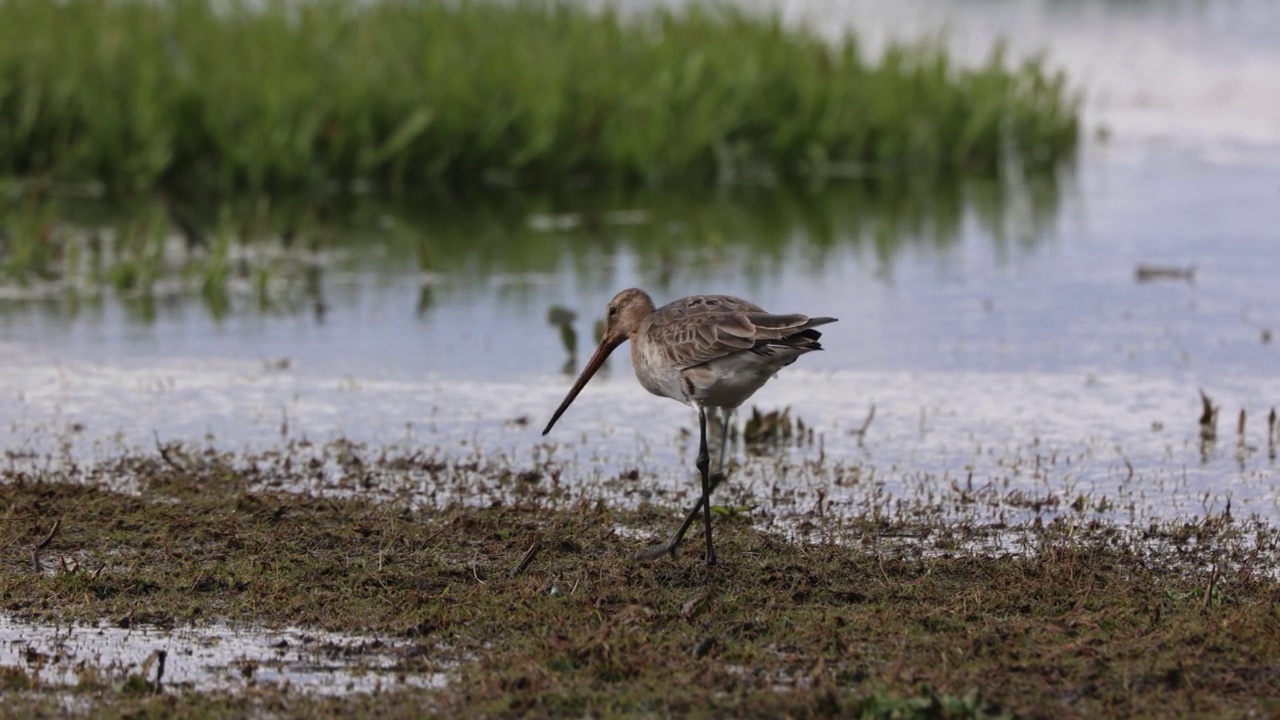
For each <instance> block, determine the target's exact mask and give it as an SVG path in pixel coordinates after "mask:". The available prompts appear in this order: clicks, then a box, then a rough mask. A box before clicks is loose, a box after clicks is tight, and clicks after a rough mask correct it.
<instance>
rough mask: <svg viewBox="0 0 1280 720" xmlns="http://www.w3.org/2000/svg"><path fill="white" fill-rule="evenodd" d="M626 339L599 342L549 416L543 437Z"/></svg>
mask: <svg viewBox="0 0 1280 720" xmlns="http://www.w3.org/2000/svg"><path fill="white" fill-rule="evenodd" d="M626 339H627V338H626V337H625V336H623V337H622V338H621V339H613V338H609V337H606V338H605V339H604V340H602V341H601V342H600V347H597V348H596V351H595V353H594V354H593V355H592V356H591V359H590V360H588V361H587V366H586V367H584V368H582V374H581V375H579V376H578V379H577V380H575V381H574V383H573V387H571V388H569V394H568V395H565V396H564V402H562V403H560V407H558V408H556V412H555V414H554V415H552V416H551V421H550V422H548V423H547V426H546V427H545V428H543V430H542V434H543V435H546V434H547V433H549V432H551V426H552V425H555V424H556V421H557V420H559V419H560V416H561V415H563V414H564V411H565V410H568V409H569V405H570V403H572V402H573V401H574V399H575V398H577V397H578V393H580V392H582V388H584V387H586V386H587V382H588V381H589V380H591V376H593V375H595V374H596V371H597V370H599V369H600V366H601V365H604V361H605V360H607V359H608V358H609V353H611V352H613V351H614V350H617V349H618V346H619V345H621V344H622V343H623V342H625V341H626Z"/></svg>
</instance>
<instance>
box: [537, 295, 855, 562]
mask: <svg viewBox="0 0 1280 720" xmlns="http://www.w3.org/2000/svg"><path fill="white" fill-rule="evenodd" d="M605 320H606V327H605V333H604V338H603V339H602V340H601V342H600V346H599V347H598V348H597V349H596V352H595V354H594V355H592V356H591V359H590V360H588V361H587V364H586V366H585V367H584V368H583V369H582V374H581V375H579V376H578V379H577V381H576V382H574V384H573V387H572V388H570V390H569V394H568V395H566V396H565V399H564V401H563V402H562V403H560V407H559V408H557V409H556V411H555V413H554V414H553V415H552V416H551V420H550V422H548V423H547V427H546V428H545V429H544V430H543V431H542V434H543V435H546V434H547V433H549V432H551V428H552V426H553V425H555V424H556V421H557V420H559V419H560V416H561V415H562V414H563V413H564V411H565V410H566V409H568V407H569V405H570V404H571V403H572V402H573V401H574V399H575V398H577V397H578V393H580V392H582V389H583V388H584V387H586V384H587V382H588V381H589V380H591V377H592V376H593V375H595V373H596V371H597V370H599V369H600V366H601V365H603V364H604V361H605V359H606V358H608V357H609V354H610V353H612V352H613V351H614V350H615V349H617V347H618V346H619V345H621V344H622V343H624V342H626V341H628V340H630V341H631V362H632V365H633V366H634V368H635V373H636V378H637V379H638V380H639V381H640V384H641V385H643V386H644V388H645V389H646V390H648V391H649V392H651V393H653V394H655V395H660V396H662V397H669V398H671V399H673V400H678V401H680V402H682V403H685V404H687V405H692V406H693V407H695V408H697V409H698V418H699V424H700V428H701V431H702V432H701V445H700V447H699V453H698V469H699V471H701V473H702V479H703V496H702V499H701V500H700V501H699V504H698V505H697V506H695V507H694V509H693V510H692V511H691V512H690V514H689V517H688V518H687V519H686V521H685V525H684V526H683V527H682V528H681V529H680V531H679V532H677V534H676V535H675V536H674V537H673V538H672V539H671V541H669V542H668V543H667V544H665V545H663V546H660V547H659V548H658V551H659V552H658V554H660V553H663V552H672V553H674V552H675V547H676V545H678V544H679V542H680V537H682V536H683V535H684V531H685V529H687V528H688V525H689V523H690V522H692V518H693V517H694V515H695V514H696V513H697V511H698V509H699V508H701V507H704V506H705V508H706V513H705V518H706V537H707V563H708V564H712V563H714V562H715V552H714V550H713V549H712V545H711V510H710V502H709V500H708V498H709V496H710V494H711V489H712V487H714V484H713V483H712V482H711V479H710V477H709V476H708V467H709V459H708V452H707V442H706V408H708V407H713V408H722V409H723V411H724V414H725V418H724V420H725V425H724V427H725V432H726V434H727V428H728V419H729V418H728V415H729V413H730V412H732V410H733V409H734V408H737V407H738V406H739V405H741V404H742V403H744V402H746V400H747V398H749V397H751V396H752V395H753V394H755V392H756V391H757V390H759V389H760V388H761V387H762V386H763V385H764V384H765V383H766V382H768V380H769V378H771V377H773V376H774V374H775V373H777V372H778V370H780V369H782V368H783V367H786V366H787V365H790V364H791V363H793V362H795V360H796V358H798V357H800V356H801V355H803V354H805V353H807V352H812V351H814V350H821V349H822V346H821V345H820V344H819V343H818V340H819V338H821V337H822V334H821V333H820V332H818V331H817V330H815V329H814V328H815V327H817V326H819V325H825V324H827V323H832V322H835V321H836V319H835V318H829V317H818V318H811V317H808V316H806V315H794V314H793V315H774V314H770V313H768V312H765V311H764V309H762V308H761V307H759V306H757V305H754V304H752V303H749V302H747V301H746V300H743V299H741V298H736V297H733V296H731V295H692V296H689V297H686V298H681V299H679V300H676V301H674V302H671V303H668V304H666V305H663V306H662V307H660V308H654V305H653V300H652V299H651V298H650V297H649V295H648V294H647V293H645V292H644V291H643V290H639V289H636V288H630V289H628V290H623V291H622V292H620V293H618V294H617V295H615V296H614V298H613V300H610V301H609V307H608V311H607V314H606V318H605ZM720 464H721V470H722V471H723V465H724V442H723V441H722V442H721V459H720ZM722 476H723V473H722V472H721V473H718V474H717V477H718V478H719V477H722ZM718 481H719V480H718V479H717V480H716V482H718ZM652 554H654V553H648V555H652Z"/></svg>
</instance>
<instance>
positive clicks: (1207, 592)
mask: <svg viewBox="0 0 1280 720" xmlns="http://www.w3.org/2000/svg"><path fill="white" fill-rule="evenodd" d="M1217 584H1218V566H1217V565H1216V564H1215V565H1214V566H1213V572H1212V573H1210V574H1209V585H1208V587H1206V588H1205V589H1204V609H1205V610H1206V611H1207V610H1208V609H1209V603H1210V602H1211V601H1212V600H1213V589H1214V587H1215V586H1216V585H1217Z"/></svg>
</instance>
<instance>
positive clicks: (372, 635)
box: [0, 447, 1280, 718]
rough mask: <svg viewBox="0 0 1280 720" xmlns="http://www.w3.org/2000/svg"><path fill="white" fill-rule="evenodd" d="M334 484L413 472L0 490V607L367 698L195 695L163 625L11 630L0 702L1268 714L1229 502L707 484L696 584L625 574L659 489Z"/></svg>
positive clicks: (1243, 528)
mask: <svg viewBox="0 0 1280 720" xmlns="http://www.w3.org/2000/svg"><path fill="white" fill-rule="evenodd" d="M341 465H342V467H344V468H346V471H347V472H350V473H352V475H353V477H364V478H376V477H388V476H394V475H396V474H398V473H399V474H413V475H414V477H415V478H417V480H415V482H414V483H413V487H414V488H415V489H414V490H413V491H412V492H399V493H379V492H378V488H377V487H369V488H366V490H367V491H366V492H362V491H360V489H359V488H358V487H353V489H352V490H351V491H349V492H332V491H326V492H318V491H307V490H302V489H300V488H305V487H308V485H309V483H310V484H311V485H314V483H312V482H311V480H313V478H314V475H315V474H316V473H317V471H318V470H317V468H316V467H315V466H314V465H313V464H308V463H305V462H301V461H299V462H290V461H277V462H273V463H270V464H265V463H261V462H258V461H257V460H254V459H247V458H244V457H237V456H235V455H229V454H222V453H216V452H211V451H203V452H200V451H187V450H184V449H182V448H179V447H166V448H160V449H159V451H157V452H155V453H141V454H138V455H136V456H128V457H121V458H117V459H115V460H112V461H109V462H104V463H100V464H99V465H98V466H96V467H95V469H93V470H92V471H87V470H85V469H84V468H67V467H59V466H57V465H56V464H50V465H49V466H48V468H47V469H45V470H31V469H26V470H22V471H16V470H9V471H5V472H4V473H3V476H2V477H0V519H2V520H3V522H0V547H3V548H4V554H3V557H4V563H5V564H4V572H3V574H0V603H3V610H2V611H0V612H2V613H3V614H4V616H5V618H6V622H11V623H14V624H19V625H21V626H23V627H27V628H28V630H29V632H28V636H29V637H39V636H40V633H41V632H46V633H48V632H55V630H53V628H66V627H84V625H83V624H88V625H89V626H92V627H96V628H100V629H101V631H102V632H105V631H106V630H111V631H113V632H115V631H119V630H122V629H123V630H129V629H136V631H137V632H139V633H141V632H142V630H143V629H147V632H150V633H152V634H153V635H152V636H155V637H163V636H164V633H165V632H170V633H172V632H175V631H176V630H177V629H184V628H185V629H191V628H201V627H207V626H217V627H237V628H245V629H247V630H245V632H246V633H252V632H254V631H255V630H254V629H256V632H260V633H272V632H275V633H281V632H284V631H283V630H282V629H284V628H289V629H291V630H290V632H293V633H294V634H293V635H290V636H288V637H289V638H291V639H287V640H281V641H280V642H283V643H284V645H283V646H281V647H282V648H288V649H289V651H290V652H292V651H294V650H298V649H299V648H300V647H303V646H306V647H307V648H309V649H310V650H312V651H314V652H313V655H314V656H315V657H317V658H323V662H324V667H327V668H330V669H332V668H335V667H340V668H341V669H342V671H343V672H346V673H348V674H349V675H351V676H352V677H357V678H360V677H365V678H368V677H374V678H375V679H376V682H374V683H372V684H370V683H362V684H360V685H359V687H356V686H355V685H351V686H349V687H348V691H342V688H341V687H339V688H338V691H336V692H334V691H332V689H331V691H329V692H313V691H312V688H310V687H309V682H308V681H307V680H305V679H300V678H303V677H304V676H295V677H293V678H292V679H289V676H288V675H287V673H284V672H283V671H281V673H278V674H272V673H269V672H268V670H270V669H271V664H270V663H269V662H266V661H263V660H261V659H258V660H253V659H249V658H248V657H247V656H245V657H237V656H236V655H235V652H234V645H233V646H232V647H231V650H232V652H231V653H230V654H229V657H230V658H231V659H230V660H228V661H227V667H225V668H222V677H223V682H221V683H215V684H212V685H209V684H206V683H203V682H202V681H199V680H191V679H183V677H184V676H181V675H179V674H178V671H177V669H178V668H180V667H181V663H182V662H184V658H185V657H187V655H185V654H184V648H183V647H182V642H181V640H180V637H181V636H180V635H171V636H169V640H168V641H167V644H163V647H164V648H166V653H165V655H166V657H165V658H163V659H165V660H167V663H165V662H161V660H162V658H160V657H158V656H157V653H156V652H155V651H153V650H149V649H147V648H148V646H146V644H145V643H144V644H141V645H139V646H138V649H137V651H136V656H135V657H132V658H129V657H125V658H123V659H120V658H116V659H115V660H114V661H113V662H111V663H105V662H102V661H101V659H100V658H99V661H95V659H94V653H92V652H91V651H90V650H89V649H86V646H85V645H81V646H80V651H79V652H78V653H73V652H70V651H65V652H64V651H60V650H57V649H56V647H57V643H56V642H54V643H53V644H50V643H48V642H44V643H41V642H36V641H34V640H30V639H28V640H27V641H23V642H25V644H23V642H19V641H16V640H12V639H11V640H10V641H9V643H10V648H9V649H10V650H11V656H12V657H14V658H16V659H15V660H14V661H13V662H11V663H7V666H6V667H4V668H3V669H0V673H2V677H0V684H2V685H3V687H4V689H5V691H6V692H5V695H6V700H5V709H4V711H3V712H4V714H10V715H12V714H16V715H23V716H39V715H44V716H61V715H64V714H66V713H67V712H68V711H70V712H75V713H82V714H87V715H92V716H103V717H115V716H125V715H128V716H132V717H149V716H159V715H165V714H169V713H174V712H180V713H182V715H183V716H187V717H241V716H244V715H246V714H251V715H259V714H268V715H271V716H275V717H350V716H352V715H353V714H359V715H361V716H387V717H391V716H405V715H408V714H424V713H441V714H448V715H450V716H457V715H465V716H488V717H516V716H526V715H535V716H573V717H582V716H594V717H631V716H637V717H666V716H704V717H743V716H746V717H752V716H754V717H783V716H791V717H819V716H821V717H826V716H844V717H848V716H863V717H1000V716H1019V717H1031V718H1036V717H1043V718H1063V717H1080V718H1095V717H1153V718H1154V717H1160V718H1166V717H1174V716H1186V715H1195V716H1199V717H1247V716H1256V717H1267V716H1274V715H1275V714H1276V713H1278V712H1280V610H1278V607H1280V606H1278V603H1280V583H1277V581H1276V569H1277V561H1276V557H1277V554H1276V553H1277V543H1278V537H1277V533H1276V531H1275V530H1274V529H1272V528H1270V527H1268V526H1266V525H1265V524H1262V523H1259V522H1249V521H1245V520H1239V519H1235V518H1232V517H1231V516H1230V514H1229V512H1228V513H1223V514H1218V515H1212V516H1209V517H1205V518H1200V519H1196V520H1194V521H1187V522H1183V523H1171V524H1164V525H1147V526H1145V527H1130V526H1124V525H1117V524H1114V523H1112V522H1107V521H1102V520H1099V519H1097V518H1094V517H1091V516H1089V515H1088V514H1087V513H1077V514H1070V513H1068V514H1064V515H1062V516H1059V517H1057V518H1051V519H1048V520H1047V521H1045V520H1037V521H1036V522H1032V523H1027V524H1025V525H1019V526H1006V525H1003V524H999V523H996V524H988V525H985V526H984V525H977V524H973V525H963V526H961V525H956V524H955V523H945V522H943V521H940V520H938V519H937V518H938V517H943V516H945V515H946V513H937V514H932V515H931V514H928V513H923V514H922V513H919V512H912V513H906V512H904V513H903V514H902V516H901V517H892V516H890V517H886V516H884V515H878V516H877V517H874V518H871V517H868V518H858V517H852V518H850V517H844V518H833V517H827V516H824V515H823V514H821V513H820V510H821V507H814V508H810V509H808V510H807V511H806V510H803V509H800V510H796V511H795V512H794V513H792V514H791V515H789V516H788V517H786V518H778V517H773V516H771V514H770V513H771V511H768V510H765V509H763V508H764V507H765V506H766V505H765V504H764V503H753V502H752V499H751V498H750V497H743V496H741V495H740V494H739V495H735V494H733V491H732V490H729V489H726V493H727V494H726V495H725V497H723V498H722V497H720V496H719V495H718V496H717V502H718V503H719V502H724V503H725V504H724V505H718V506H717V516H716V526H715V539H716V543H717V549H718V551H719V556H720V560H721V562H720V564H719V565H717V566H715V567H711V568H708V567H705V566H704V565H703V564H702V563H701V562H700V551H699V548H700V547H701V540H702V538H701V535H700V533H698V532H697V530H696V528H695V530H693V531H691V532H690V536H689V538H688V539H687V540H686V544H685V546H683V547H682V548H681V551H680V552H679V553H678V555H677V556H676V557H674V558H671V557H664V558H661V559H659V560H656V561H652V562H635V561H633V560H632V559H631V556H632V555H633V554H634V553H635V552H636V551H637V550H640V549H641V548H642V547H644V546H645V545H646V544H647V543H648V542H651V541H653V540H655V539H658V538H659V536H661V535H662V534H665V533H668V532H670V531H671V529H673V527H674V526H675V524H676V523H677V521H678V516H679V515H680V514H681V513H682V510H683V508H681V507H680V506H679V503H680V501H679V500H678V499H672V498H662V497H657V496H655V497H654V498H653V500H652V501H644V502H640V503H615V502H609V501H607V499H602V498H601V497H600V496H599V495H598V494H595V493H580V494H577V495H575V494H574V493H573V492H570V491H568V490H566V489H565V488H564V487H563V485H562V484H561V483H559V482H554V481H553V479H552V478H549V477H547V475H546V473H545V472H543V471H541V470H539V469H537V468H470V469H469V470H468V472H467V474H466V476H467V477H469V478H472V481H476V482H483V483H484V484H486V486H487V490H486V492H485V493H483V497H485V498H486V499H485V500H484V502H483V503H474V504H473V503H468V502H466V497H465V494H464V493H461V492H459V490H458V488H457V486H456V483H457V482H458V477H459V475H458V473H457V469H456V468H454V469H450V468H445V467H443V466H434V465H431V464H430V463H429V462H427V461H422V460H420V459H416V458H414V457H412V456H406V457H397V458H387V457H371V456H364V457H354V458H353V457H347V458H345V459H344V460H343V462H342V463H341ZM375 470H376V472H374V471H375ZM437 476H438V477H439V478H440V483H441V488H437V490H439V492H438V493H432V492H431V488H430V487H429V485H430V483H431V481H430V478H431V477H437ZM422 478H426V480H423V479H422ZM477 478H479V480H476V479H477ZM424 483H425V484H424ZM355 485H356V486H358V485H359V483H355ZM446 485H447V486H448V487H447V489H445V486H446ZM285 488H288V489H285ZM495 488H498V489H501V490H502V492H497V493H495V492H494V489H495ZM588 495H594V496H593V497H589V496H588ZM424 498H434V501H433V502H424V500H423V499H424ZM495 498H503V499H495ZM993 539H994V540H998V542H993ZM533 547H536V548H538V550H537V552H536V553H530V549H531V548H533ZM522 561H524V562H522ZM522 566H523V567H522ZM76 623H81V624H82V625H75V624H76ZM298 629H301V630H298ZM306 632H313V633H316V634H317V635H319V634H321V633H335V634H341V635H342V637H345V638H351V640H350V641H344V642H336V641H325V642H321V641H319V640H308V639H306V635H305V634H306ZM157 633H158V634H157ZM299 633H301V634H299ZM149 637H150V636H149ZM281 637H284V636H281ZM299 637H301V638H303V639H302V640H299V639H296V638H299ZM175 638H179V639H175ZM308 642H313V644H314V647H311V646H308V645H307V643H308ZM326 642H327V644H326ZM85 643H86V644H89V645H91V641H85ZM157 643H159V641H157ZM64 645H65V643H64ZM156 647H161V644H156ZM14 648H17V649H16V650H15V649H14ZM50 648H54V649H50ZM282 652H283V651H282ZM125 655H126V656H127V655H128V653H125ZM5 657H10V656H9V655H7V656H5ZM59 664H62V665H64V666H70V667H71V670H70V671H69V672H66V671H65V670H66V668H65V667H63V668H61V670H62V671H63V672H61V674H59V673H58V672H55V671H56V670H59ZM164 665H167V667H168V673H167V677H166V673H165V672H162V671H161V670H160V667H161V666H164ZM215 670H216V669H215ZM185 677H188V678H189V677H191V676H185ZM281 677H284V678H285V680H283V681H282V680H280V678H281ZM306 677H310V676H306ZM58 678H60V679H58ZM426 678H430V681H427V680H425V679H426Z"/></svg>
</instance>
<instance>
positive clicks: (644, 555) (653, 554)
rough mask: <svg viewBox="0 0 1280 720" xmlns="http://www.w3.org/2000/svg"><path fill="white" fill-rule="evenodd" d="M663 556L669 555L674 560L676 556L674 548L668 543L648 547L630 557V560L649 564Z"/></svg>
mask: <svg viewBox="0 0 1280 720" xmlns="http://www.w3.org/2000/svg"><path fill="white" fill-rule="evenodd" d="M663 555H670V556H671V557H673V558H674V557H675V556H676V546H675V545H674V544H673V543H671V542H670V541H667V542H664V543H659V544H657V545H650V546H649V547H647V548H645V549H643V550H641V551H640V552H638V553H636V554H635V555H633V556H631V559H632V560H634V561H636V562H649V561H651V560H657V559H658V558H660V557H662V556H663Z"/></svg>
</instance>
